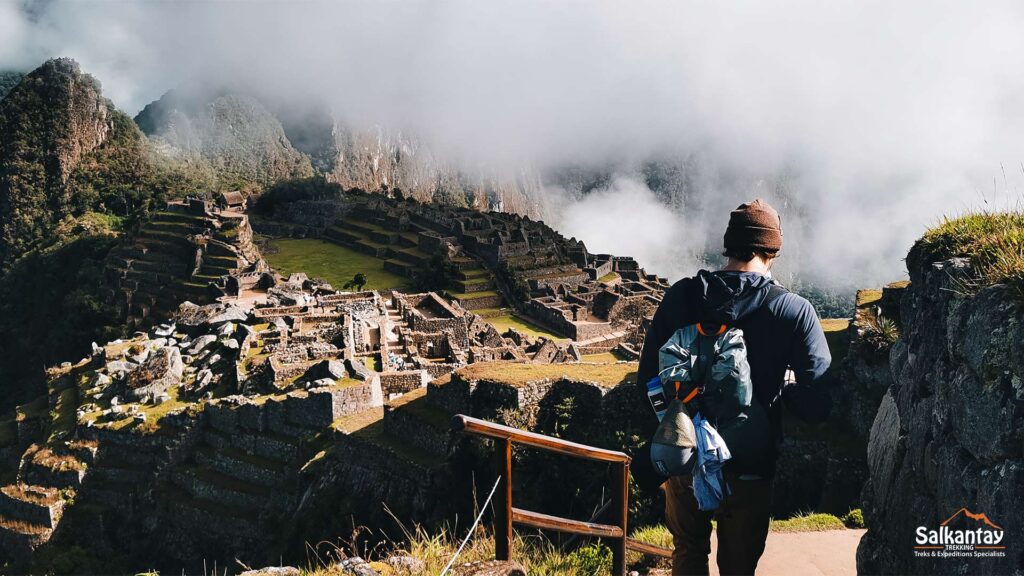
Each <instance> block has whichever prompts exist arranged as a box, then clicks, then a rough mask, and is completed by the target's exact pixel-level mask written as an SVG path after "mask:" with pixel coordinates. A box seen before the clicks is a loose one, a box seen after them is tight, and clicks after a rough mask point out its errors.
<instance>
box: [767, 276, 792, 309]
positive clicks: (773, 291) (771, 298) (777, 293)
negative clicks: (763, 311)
mask: <svg viewBox="0 0 1024 576" xmlns="http://www.w3.org/2000/svg"><path fill="white" fill-rule="evenodd" d="M786 294H789V290H786V289H785V288H783V287H782V286H781V285H779V284H776V283H775V282H772V284H771V286H769V287H768V295H767V296H765V298H764V302H762V303H761V308H767V307H768V305H769V304H771V303H772V302H775V301H776V300H778V299H779V298H781V297H783V296H785V295H786Z"/></svg>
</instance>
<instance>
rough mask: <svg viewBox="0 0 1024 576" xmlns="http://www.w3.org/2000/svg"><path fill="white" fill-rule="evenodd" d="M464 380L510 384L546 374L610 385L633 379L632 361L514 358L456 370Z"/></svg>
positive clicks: (551, 377) (520, 383)
mask: <svg viewBox="0 0 1024 576" xmlns="http://www.w3.org/2000/svg"><path fill="white" fill-rule="evenodd" d="M456 374H458V375H459V376H460V377H461V378H463V379H466V380H486V381H488V382H495V383H498V384H508V385H510V386H524V385H526V384H529V383H530V382H535V381H538V380H543V379H545V378H550V379H552V380H557V379H565V380H576V381H580V382H594V383H595V384H598V385H600V386H605V387H609V388H610V387H612V386H616V385H618V384H621V383H624V382H632V381H633V380H635V379H636V364H632V363H628V364H627V363H623V364H520V363H514V362H482V363H479V364H470V365H469V366H466V367H465V368H461V369H459V371H458V372H456Z"/></svg>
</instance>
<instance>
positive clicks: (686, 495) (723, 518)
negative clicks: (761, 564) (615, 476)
mask: <svg viewBox="0 0 1024 576" xmlns="http://www.w3.org/2000/svg"><path fill="white" fill-rule="evenodd" d="M726 481H727V482H728V484H729V488H730V489H731V490H732V493H731V494H730V495H729V496H727V497H726V498H725V500H724V501H723V502H722V504H721V505H720V506H719V508H718V510H715V511H713V512H702V511H701V510H700V509H699V508H698V507H697V499H696V498H694V496H693V488H692V487H691V479H690V477H689V476H674V477H672V478H669V480H668V481H667V482H665V483H664V484H662V486H661V489H662V490H664V491H665V523H666V524H667V525H668V529H669V532H671V533H672V540H673V544H674V545H675V551H674V552H673V553H672V575H673V576H682V575H689V574H707V573H708V555H709V554H711V519H712V517H714V518H715V519H716V520H717V521H718V528H717V530H718V558H717V559H718V571H719V573H721V574H722V576H732V575H738V574H753V573H754V569H755V568H757V561H758V560H759V559H760V558H761V553H763V552H764V541H765V539H766V538H767V537H768V523H769V518H770V515H771V493H772V491H771V486H772V483H771V480H767V479H754V480H739V479H737V478H736V477H726Z"/></svg>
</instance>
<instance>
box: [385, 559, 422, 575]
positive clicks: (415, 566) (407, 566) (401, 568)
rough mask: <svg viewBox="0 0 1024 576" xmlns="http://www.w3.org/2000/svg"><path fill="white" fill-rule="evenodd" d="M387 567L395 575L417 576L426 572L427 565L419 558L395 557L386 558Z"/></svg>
mask: <svg viewBox="0 0 1024 576" xmlns="http://www.w3.org/2000/svg"><path fill="white" fill-rule="evenodd" d="M388 566H390V567H391V569H392V570H394V571H395V573H396V574H400V575H402V576H419V575H420V574H423V573H425V572H426V570H427V563H426V562H424V561H423V560H420V559H419V558H416V557H414V556H408V555H396V556H392V557H390V558H388Z"/></svg>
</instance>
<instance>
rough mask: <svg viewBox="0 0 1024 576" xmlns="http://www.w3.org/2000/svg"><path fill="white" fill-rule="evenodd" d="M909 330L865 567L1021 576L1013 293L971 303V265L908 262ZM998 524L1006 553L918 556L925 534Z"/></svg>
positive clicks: (1023, 496) (877, 479) (882, 438)
mask: <svg viewBox="0 0 1024 576" xmlns="http://www.w3.org/2000/svg"><path fill="white" fill-rule="evenodd" d="M907 262H908V268H909V270H910V276H911V285H910V287H909V288H908V289H907V291H906V293H905V295H904V296H903V299H902V302H901V305H900V311H901V317H902V321H901V325H902V326H903V327H905V328H904V331H903V333H902V335H901V337H900V339H899V341H898V342H897V343H896V345H895V346H894V347H893V350H892V352H891V354H890V366H891V370H892V376H893V382H892V385H891V386H890V387H889V390H888V391H887V392H886V394H885V397H884V398H883V400H882V405H881V407H880V408H879V410H878V414H877V416H876V417H875V420H874V424H873V425H872V428H871V439H870V443H869V445H868V465H869V469H870V479H869V481H868V483H867V485H866V487H865V489H864V516H865V521H866V524H867V526H868V533H867V534H866V535H865V537H864V538H863V540H861V543H860V547H859V549H858V552H857V568H858V572H861V573H872V574H896V573H899V574H935V573H948V572H951V571H954V570H955V571H956V572H957V573H961V574H1011V573H1014V574H1019V573H1021V570H1022V566H1024V564H1022V556H1021V548H1020V544H1019V540H1020V535H1021V534H1024V514H1022V513H1021V510H1024V458H1022V453H1021V450H1022V446H1024V424H1022V421H1021V416H1020V414H1021V408H1020V407H1021V405H1022V402H1024V347H1022V346H1021V342H1024V313H1022V311H1021V309H1020V308H1019V307H1018V306H1016V305H1015V304H1014V296H1013V295H1012V294H1011V292H1010V289H1009V288H1007V287H1006V286H1002V285H996V286H991V287H988V288H984V289H982V290H980V291H979V292H978V293H977V294H976V295H974V296H965V295H964V294H963V292H964V290H963V283H962V280H960V279H962V278H963V277H964V275H965V274H966V270H965V268H964V267H963V262H959V261H950V262H945V263H940V264H937V265H933V264H932V263H930V262H920V261H918V257H916V255H915V251H914V250H912V251H911V254H910V256H909V257H908V260H907ZM964 508H965V509H966V510H967V511H969V512H971V513H973V514H984V515H985V517H986V518H987V519H988V520H989V521H990V522H991V524H995V525H997V526H999V527H1000V528H1001V529H1002V531H1003V534H1005V537H1004V544H1005V545H1006V546H1007V548H1006V549H1005V550H1003V551H992V552H995V553H1003V554H1004V555H1003V556H990V557H974V556H968V557H957V558H938V557H916V556H915V551H914V549H913V546H914V545H915V535H916V531H917V529H918V527H925V529H926V530H937V529H938V528H939V526H940V524H942V523H944V522H947V520H948V521H949V522H950V524H949V525H948V527H949V528H963V529H968V530H976V529H979V528H990V527H991V526H990V525H986V524H985V523H984V522H983V521H982V520H975V519H972V518H970V517H967V516H966V515H965V514H963V513H962V512H961V509H964Z"/></svg>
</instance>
